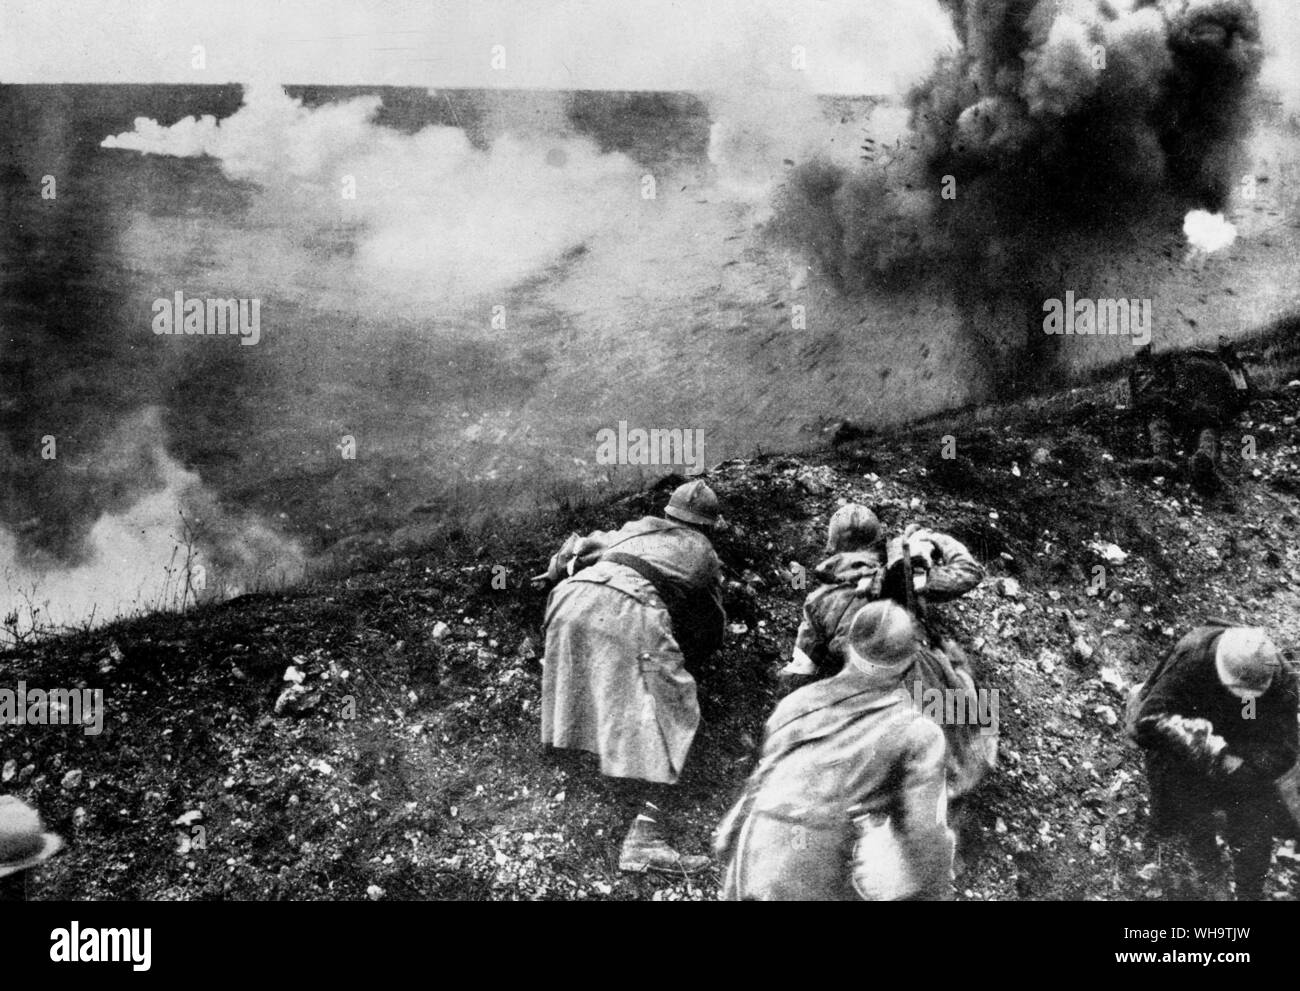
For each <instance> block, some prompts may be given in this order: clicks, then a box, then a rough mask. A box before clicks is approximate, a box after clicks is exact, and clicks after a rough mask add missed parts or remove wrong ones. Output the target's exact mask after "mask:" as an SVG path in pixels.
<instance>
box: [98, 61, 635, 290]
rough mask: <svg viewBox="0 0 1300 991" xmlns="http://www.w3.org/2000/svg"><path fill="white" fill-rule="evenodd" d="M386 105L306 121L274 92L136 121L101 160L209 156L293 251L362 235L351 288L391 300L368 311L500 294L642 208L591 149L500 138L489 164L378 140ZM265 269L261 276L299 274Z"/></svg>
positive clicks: (388, 131) (449, 137)
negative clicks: (284, 234) (228, 108)
mask: <svg viewBox="0 0 1300 991" xmlns="http://www.w3.org/2000/svg"><path fill="white" fill-rule="evenodd" d="M380 103H381V100H380V98H379V97H377V96H364V97H359V98H356V99H352V100H348V101H345V102H341V103H332V104H327V105H325V106H321V107H318V108H309V107H305V106H303V104H302V102H301V101H300V100H296V99H294V98H292V97H290V96H289V95H288V94H287V93H286V92H285V91H284V90H283V89H282V88H281V87H279V86H274V85H270V86H268V85H264V84H257V85H251V86H249V87H248V89H247V90H246V92H245V95H244V103H243V106H241V108H240V109H239V110H238V111H237V112H236V113H235V114H233V115H232V116H230V117H229V118H227V119H225V120H217V119H215V118H213V117H211V116H206V117H203V118H200V119H197V120H196V119H195V118H192V117H189V118H185V119H184V120H182V121H180V122H178V123H176V124H173V125H171V126H170V127H163V126H160V125H159V124H158V123H157V122H156V121H152V120H147V119H143V118H141V119H138V120H137V121H136V122H135V128H134V130H132V131H129V132H126V133H123V134H118V135H111V136H109V137H107V138H105V139H104V141H103V146H104V147H106V148H123V149H129V150H134V151H139V152H141V153H144V154H154V155H171V156H178V157H196V156H200V155H208V156H211V157H212V158H215V159H217V160H218V161H219V162H220V163H221V168H222V169H223V171H225V172H226V173H227V175H229V176H230V177H231V178H232V179H239V180H251V181H252V182H254V183H256V184H257V185H258V186H259V187H260V189H261V199H260V200H259V202H258V211H259V215H260V216H259V219H261V220H263V221H274V223H275V224H276V225H277V226H278V227H280V229H282V230H293V231H297V232H299V233H300V235H301V236H299V237H297V238H294V239H292V240H297V241H299V242H300V243H302V242H305V241H307V240H308V239H309V238H310V237H311V235H313V234H315V233H318V232H323V231H332V230H337V229H338V228H339V225H341V224H342V225H347V226H349V227H350V228H352V229H355V231H356V234H357V240H356V246H355V247H356V250H355V256H354V264H353V265H351V266H350V271H348V272H347V273H345V277H348V276H350V277H352V278H354V279H355V280H357V283H358V286H364V285H375V284H377V285H380V286H381V287H382V290H383V292H382V293H379V294H376V293H373V292H371V293H364V294H363V295H364V298H365V299H367V301H368V302H371V303H373V302H374V301H375V299H376V296H380V297H382V296H387V297H389V298H392V297H394V296H396V297H401V298H405V299H408V300H409V299H418V300H428V301H446V300H448V299H450V298H452V297H456V298H461V299H463V298H467V297H473V296H475V295H482V294H485V293H490V292H493V291H497V290H500V289H503V288H505V287H508V286H509V285H511V284H514V283H517V282H519V281H520V280H522V279H524V278H527V277H529V276H531V275H534V274H536V273H538V272H540V271H542V270H543V269H544V268H545V267H546V266H547V265H550V264H552V263H554V262H555V261H557V260H558V259H560V258H561V257H562V256H563V255H564V254H565V253H566V252H568V251H570V250H572V249H574V248H576V247H578V246H580V245H582V244H583V243H584V242H585V241H586V240H587V239H588V238H589V237H591V236H592V235H593V234H594V233H596V232H597V231H599V230H602V229H605V228H606V227H609V226H611V225H615V224H617V223H618V222H619V221H620V219H621V218H623V217H624V216H625V215H626V214H627V213H628V212H629V211H630V210H631V209H633V208H634V207H635V206H636V203H637V201H638V199H639V198H640V184H639V182H640V171H639V170H638V169H637V168H636V167H635V165H634V163H633V162H632V161H631V160H630V159H629V158H627V157H626V156H624V155H621V154H617V153H611V154H604V153H602V152H600V151H599V149H598V148H596V146H595V145H594V144H593V143H592V142H590V141H588V140H587V139H585V138H582V137H579V136H575V135H572V134H568V135H555V134H551V135H545V134H531V135H527V136H523V137H517V136H513V135H510V134H505V135H502V136H500V137H498V138H497V139H496V140H495V141H494V142H493V143H492V145H491V147H490V148H489V149H487V150H483V149H479V148H476V147H474V146H473V145H472V144H471V142H470V140H469V138H468V137H467V136H466V134H465V132H464V131H462V130H460V129H458V128H453V127H428V128H425V129H423V130H421V131H419V132H418V133H415V134H404V133H402V132H400V131H396V130H394V129H392V128H387V127H382V126H379V125H377V124H376V123H374V117H375V115H376V113H377V112H378V110H379V107H380ZM279 247H281V248H282V247H283V245H280V246H279ZM272 254H273V255H278V252H272ZM265 261H266V264H267V267H266V268H264V269H263V271H264V272H274V271H282V270H283V269H284V267H285V266H286V265H290V264H292V262H291V261H290V260H288V259H285V258H282V257H278V256H277V257H269V258H267V259H265ZM294 267H295V269H297V270H300V269H301V268H302V266H301V265H295V266H294ZM284 281H286V282H288V281H290V280H284Z"/></svg>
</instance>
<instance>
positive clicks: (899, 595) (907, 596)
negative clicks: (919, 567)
mask: <svg viewBox="0 0 1300 991" xmlns="http://www.w3.org/2000/svg"><path fill="white" fill-rule="evenodd" d="M898 547H899V549H900V551H901V553H900V554H899V555H898V556H897V557H893V558H892V560H890V561H889V563H888V564H887V565H886V566H885V577H884V579H883V581H882V582H881V585H880V597H881V598H882V599H889V600H891V601H893V602H897V603H898V604H899V605H900V606H902V607H903V608H904V609H906V610H907V611H908V612H909V613H911V614H912V615H913V616H917V617H919V616H920V612H919V611H918V605H917V601H916V578H915V576H914V575H913V574H912V552H911V547H910V546H909V545H908V542H907V539H906V538H904V539H903V540H901V541H900V542H899V544H898Z"/></svg>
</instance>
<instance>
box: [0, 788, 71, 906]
mask: <svg viewBox="0 0 1300 991" xmlns="http://www.w3.org/2000/svg"><path fill="white" fill-rule="evenodd" d="M62 848H63V840H62V839H60V838H59V836H58V835H56V834H55V833H47V832H45V831H44V827H43V826H42V824H41V817H40V815H39V814H37V812H36V810H35V809H33V808H32V807H31V806H29V805H27V804H26V803H25V802H23V801H21V800H20V799H18V798H15V797H14V796H13V795H0V902H22V901H27V900H28V895H29V890H28V888H29V881H30V878H31V874H32V871H33V868H35V867H37V866H39V865H40V864H42V863H44V862H45V861H46V860H49V859H50V858H51V857H53V856H54V855H55V854H56V853H58V852H59V850H61V849H62Z"/></svg>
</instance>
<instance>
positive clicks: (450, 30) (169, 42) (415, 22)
mask: <svg viewBox="0 0 1300 991" xmlns="http://www.w3.org/2000/svg"><path fill="white" fill-rule="evenodd" d="M951 43H953V39H952V32H951V28H950V27H949V26H948V24H947V22H946V20H945V19H944V18H943V17H942V15H941V14H940V13H939V12H938V9H937V6H936V4H935V3H934V0H276V2H271V0H0V81H3V82H21V83H27V82H172V83H204V82H209V83H219V82H229V81H236V82H242V81H246V80H249V79H253V78H261V79H270V80H273V81H275V82H282V83H321V84H324V83H338V84H343V83H358V84H380V83H386V84H394V85H414V86H431V87H437V86H448V87H451V86H474V87H491V86H499V87H504V88H515V87H542V88H560V89H582V88H589V89H605V88H610V89H702V88H708V87H710V86H711V85H713V84H715V83H716V82H717V81H718V78H719V76H720V75H726V74H729V73H733V72H734V71H735V67H736V66H737V65H740V64H745V65H748V66H749V67H750V71H754V68H753V67H754V66H755V65H758V66H759V67H760V69H759V70H758V71H762V72H765V73H770V74H772V75H773V76H774V77H775V78H779V75H780V74H781V73H788V72H794V71H796V70H795V68H794V66H793V64H792V62H793V58H794V53H793V49H794V48H795V46H802V48H803V49H804V51H805V52H806V75H807V82H808V83H809V84H810V85H811V86H812V88H814V89H816V90H818V91H821V92H850V93H854V92H870V93H876V92H884V91H888V90H891V89H894V88H896V85H897V83H898V82H899V81H900V80H902V81H907V80H910V79H911V78H912V77H913V76H914V75H915V74H916V73H917V72H919V71H921V70H922V69H923V68H924V67H925V66H926V65H928V64H929V62H930V61H931V59H932V58H933V56H934V54H935V53H936V52H937V51H938V50H940V49H941V48H942V47H944V46H946V45H948V44H951ZM195 45H202V46H203V47H204V55H205V58H206V67H205V68H202V69H198V68H194V67H193V66H192V64H191V63H192V61H193V59H194V52H193V49H194V46H195ZM497 45H501V46H504V49H505V51H504V55H505V65H504V67H503V68H493V65H492V59H493V54H494V52H493V49H494V46H497Z"/></svg>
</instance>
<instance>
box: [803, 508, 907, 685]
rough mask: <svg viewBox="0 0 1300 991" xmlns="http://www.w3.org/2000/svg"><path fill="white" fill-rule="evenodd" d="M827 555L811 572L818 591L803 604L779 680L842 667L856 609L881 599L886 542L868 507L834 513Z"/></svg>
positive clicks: (874, 515) (821, 674)
mask: <svg viewBox="0 0 1300 991" xmlns="http://www.w3.org/2000/svg"><path fill="white" fill-rule="evenodd" d="M826 553H827V554H829V555H830V556H829V557H828V558H826V560H824V561H822V562H821V564H819V565H817V567H816V569H814V571H813V579H814V581H816V582H817V587H816V588H815V589H813V591H812V592H811V593H809V595H808V598H807V599H806V600H805V601H804V605H803V620H802V622H800V624H799V632H798V634H796V636H795V642H794V654H793V658H792V659H791V661H790V663H789V664H787V665H786V666H785V667H784V668H782V669H781V670H780V672H778V676H779V677H780V678H782V679H790V680H793V679H794V678H796V677H799V676H814V677H816V676H820V677H826V676H827V675H832V674H835V673H836V672H838V671H839V670H840V669H841V668H843V667H844V662H845V660H846V658H847V654H846V653H845V640H846V638H847V636H848V632H849V626H850V624H851V623H852V622H853V617H854V614H855V610H856V609H857V608H860V607H862V606H864V605H866V603H867V602H868V601H869V600H870V599H873V598H877V597H878V596H879V595H880V588H881V582H882V580H883V577H884V569H885V542H884V539H883V538H882V536H881V532H880V520H878V519H877V518H876V514H875V513H873V512H872V511H871V510H870V509H868V508H867V507H866V506H859V505H857V504H856V503H849V504H848V505H846V506H841V507H840V508H839V509H837V510H836V511H835V513H834V515H832V516H831V520H830V524H829V525H828V526H827V529H826Z"/></svg>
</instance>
